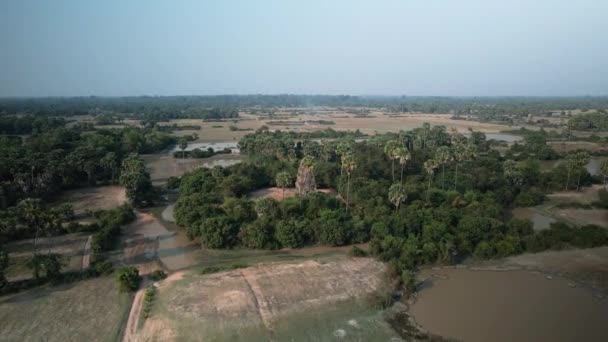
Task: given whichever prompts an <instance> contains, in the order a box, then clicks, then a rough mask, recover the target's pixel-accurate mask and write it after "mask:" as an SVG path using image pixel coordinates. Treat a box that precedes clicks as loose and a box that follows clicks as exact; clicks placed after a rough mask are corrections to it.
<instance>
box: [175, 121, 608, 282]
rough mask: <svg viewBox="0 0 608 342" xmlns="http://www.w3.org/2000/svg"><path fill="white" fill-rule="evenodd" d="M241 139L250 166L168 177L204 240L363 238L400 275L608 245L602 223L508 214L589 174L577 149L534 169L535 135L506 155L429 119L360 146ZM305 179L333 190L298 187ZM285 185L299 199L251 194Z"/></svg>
mask: <svg viewBox="0 0 608 342" xmlns="http://www.w3.org/2000/svg"><path fill="white" fill-rule="evenodd" d="M535 133H536V132H535ZM239 145H240V147H241V152H242V153H245V154H247V155H248V156H249V162H245V163H241V164H238V165H234V166H231V167H228V168H220V167H216V168H214V169H199V170H196V171H193V172H190V173H188V174H186V175H184V176H183V177H181V179H180V180H176V182H175V183H174V186H179V199H178V201H177V205H176V208H175V217H176V219H177V222H178V224H179V225H181V226H183V227H185V229H186V231H187V234H188V236H189V237H191V238H192V239H197V240H198V241H200V243H201V244H202V245H203V246H204V247H207V248H232V247H237V246H241V247H248V248H266V249H268V248H270V249H274V248H282V247H301V246H305V245H310V244H327V245H345V244H350V243H359V242H368V241H369V242H370V248H371V252H372V253H373V254H374V255H376V256H378V257H379V258H380V259H382V260H384V261H387V262H390V263H391V265H393V266H394V267H395V268H396V269H397V270H400V271H408V270H411V269H413V268H415V267H416V266H417V265H420V264H424V263H453V262H458V261H460V260H463V259H464V258H468V257H475V258H481V259H486V258H494V257H504V256H508V255H512V254H518V253H521V252H524V251H533V252H536V251H541V250H545V249H549V248H564V247H567V246H579V247H590V246H598V245H603V244H607V243H608V231H606V230H604V229H603V228H600V227H596V226H586V227H583V228H580V229H578V228H574V227H571V226H569V225H567V224H561V223H560V224H555V225H554V226H553V228H552V229H550V230H545V231H541V232H535V231H534V230H533V229H532V222H531V221H529V220H521V219H516V218H511V217H510V215H509V214H508V213H509V209H510V208H513V207H517V206H533V205H537V204H540V203H542V201H543V200H544V196H545V194H546V193H548V192H550V191H553V190H560V189H564V188H566V189H570V188H575V187H576V188H579V187H580V186H581V185H589V184H591V182H593V181H597V179H594V178H593V177H592V176H591V175H589V173H588V172H587V170H586V169H585V168H584V165H585V164H586V163H587V162H588V160H589V155H588V154H586V153H584V152H579V153H571V154H567V155H566V156H565V157H566V159H567V160H568V162H567V163H564V164H563V165H560V166H559V167H556V168H554V169H552V170H549V171H541V168H540V163H539V160H542V159H546V158H550V157H552V156H555V155H556V153H555V151H553V150H552V149H551V148H550V147H549V146H547V145H546V140H545V136H544V134H543V133H536V134H530V135H528V136H526V138H525V139H524V141H523V143H522V144H516V145H513V146H512V147H511V148H510V149H509V150H508V151H506V153H505V154H504V155H501V153H499V152H498V151H496V150H494V149H492V142H491V141H488V140H486V137H485V135H484V134H483V133H479V132H473V134H471V136H470V137H465V136H463V135H462V134H460V133H457V132H448V131H446V129H445V127H444V126H431V125H429V124H425V125H423V127H421V128H416V129H414V130H411V131H401V132H399V133H387V134H383V135H377V136H375V137H372V138H370V139H367V140H363V141H359V142H357V141H356V140H355V139H354V138H353V137H352V136H345V137H341V138H338V139H331V140H330V139H323V140H321V141H316V140H303V141H298V140H297V139H294V137H293V135H292V134H291V133H285V132H269V131H266V130H259V131H257V132H256V133H254V134H249V135H247V136H246V137H244V138H243V139H242V140H241V141H240V143H239ZM304 178H307V179H304ZM305 182H308V183H310V182H312V183H314V184H312V186H309V189H310V188H312V189H314V188H315V187H317V188H333V189H337V191H338V193H339V194H340V196H339V197H333V196H330V195H326V194H323V193H316V192H314V191H313V192H310V191H309V190H307V191H305V192H302V191H300V189H299V188H300V187H301V186H302V184H304V183H305ZM294 184H295V186H296V187H298V192H299V193H300V195H298V196H296V197H291V198H284V199H283V200H281V201H278V200H274V199H270V198H264V199H258V200H252V199H250V198H249V197H248V193H249V192H251V191H253V190H257V189H260V188H263V187H268V186H277V187H279V188H285V187H293V186H294ZM602 191H603V190H602ZM605 197H606V196H605ZM607 204H608V203H607ZM408 272H409V271H408Z"/></svg>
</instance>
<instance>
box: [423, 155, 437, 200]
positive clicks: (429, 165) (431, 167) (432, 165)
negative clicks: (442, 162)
mask: <svg viewBox="0 0 608 342" xmlns="http://www.w3.org/2000/svg"><path fill="white" fill-rule="evenodd" d="M436 168H437V161H436V160H434V159H429V160H427V161H425V162H424V169H425V170H426V173H428V174H429V185H428V187H427V190H426V200H427V201H428V200H429V199H430V196H431V180H432V179H433V174H435V169H436Z"/></svg>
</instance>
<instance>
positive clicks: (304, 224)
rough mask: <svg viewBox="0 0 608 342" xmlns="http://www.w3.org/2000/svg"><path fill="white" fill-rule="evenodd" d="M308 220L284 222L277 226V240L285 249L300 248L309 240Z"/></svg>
mask: <svg viewBox="0 0 608 342" xmlns="http://www.w3.org/2000/svg"><path fill="white" fill-rule="evenodd" d="M308 224H309V221H308V220H293V219H290V220H282V221H279V222H278V223H277V225H276V230H277V232H276V236H277V240H278V241H279V242H280V243H281V245H282V246H284V247H291V248H298V247H302V246H303V245H305V244H306V242H307V240H308V234H307V230H308Z"/></svg>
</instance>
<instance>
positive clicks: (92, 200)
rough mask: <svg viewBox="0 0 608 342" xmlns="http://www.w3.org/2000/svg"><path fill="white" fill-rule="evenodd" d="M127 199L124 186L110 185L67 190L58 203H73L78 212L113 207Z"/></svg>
mask: <svg viewBox="0 0 608 342" xmlns="http://www.w3.org/2000/svg"><path fill="white" fill-rule="evenodd" d="M126 200H127V199H126V193H125V189H124V188H123V187H121V186H115V185H109V186H98V187H91V188H83V189H77V190H69V191H65V192H63V193H62V195H61V197H60V198H59V199H58V200H57V203H61V204H63V203H68V204H71V205H72V207H73V208H74V212H75V213H76V214H78V213H81V212H83V211H85V210H92V211H96V210H107V209H113V208H116V207H118V206H120V205H122V204H123V203H125V202H126Z"/></svg>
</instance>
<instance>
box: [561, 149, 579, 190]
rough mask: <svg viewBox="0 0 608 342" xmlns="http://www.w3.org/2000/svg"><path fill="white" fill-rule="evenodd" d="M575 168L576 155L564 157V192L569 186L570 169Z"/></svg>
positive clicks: (571, 154) (570, 154)
mask: <svg viewBox="0 0 608 342" xmlns="http://www.w3.org/2000/svg"><path fill="white" fill-rule="evenodd" d="M575 166H576V155H575V154H573V153H569V154H568V155H566V169H567V170H568V173H567V176H566V185H565V186H564V191H566V190H568V187H569V186H570V173H571V172H572V168H574V167H575Z"/></svg>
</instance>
